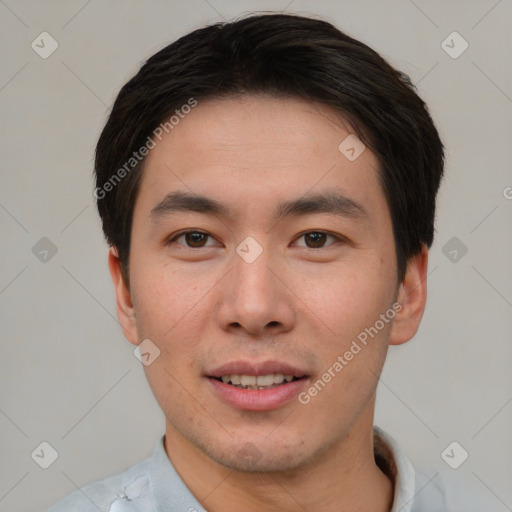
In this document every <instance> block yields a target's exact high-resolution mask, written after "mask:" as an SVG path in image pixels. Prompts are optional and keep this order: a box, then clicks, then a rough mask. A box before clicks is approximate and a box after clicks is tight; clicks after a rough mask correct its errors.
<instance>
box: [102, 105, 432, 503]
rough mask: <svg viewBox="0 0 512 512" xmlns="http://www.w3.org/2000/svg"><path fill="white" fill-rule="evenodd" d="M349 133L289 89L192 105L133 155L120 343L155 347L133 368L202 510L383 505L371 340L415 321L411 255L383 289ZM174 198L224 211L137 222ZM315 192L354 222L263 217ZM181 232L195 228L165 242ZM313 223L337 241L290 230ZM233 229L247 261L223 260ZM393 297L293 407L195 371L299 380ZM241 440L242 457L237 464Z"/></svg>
mask: <svg viewBox="0 0 512 512" xmlns="http://www.w3.org/2000/svg"><path fill="white" fill-rule="evenodd" d="M350 133H353V131H351V130H350V126H349V125H348V124H347V123H346V122H343V120H342V119H341V118H340V116H339V115H338V114H336V113H335V112H333V111H332V110H331V109H329V108H328V107H326V106H324V105H321V104H316V103H310V102H306V101H304V100H301V99H286V100H285V99H276V98H271V97H268V96H254V95H251V96H243V97H237V98H233V97H232V98H228V99H222V100H220V99H216V100H208V101H199V104H198V106H197V107H195V108H194V109H193V110H192V112H191V113H190V114H188V115H187V116H186V117H185V119H183V120H181V121H180V123H179V124H178V125H177V126H175V128H174V129H173V131H172V132H170V133H169V134H167V135H166V136H164V138H163V140H162V141H161V142H158V144H157V145H156V147H155V148H154V149H152V150H151V151H150V153H149V155H148V157H147V159H146V162H145V167H144V174H143V179H142V183H141V188H140V191H139V195H138V197H137V200H136V204H135V210H134V216H133V225H132V241H131V251H130V269H129V276H130V289H129V288H128V286H127V285H126V283H125V282H124V281H123V279H122V274H121V271H120V262H119V259H118V257H117V253H116V250H115V248H112V249H111V250H110V253H109V268H110V272H111V275H112V279H113V283H114V287H115V291H116V298H117V311H118V315H119V318H120V322H121V324H122V327H123V331H124V334H125V336H126V338H127V339H128V340H129V341H130V342H131V343H133V344H134V345H137V344H139V343H140V342H141V341H142V340H144V339H150V340H151V341H152V342H153V343H154V344H155V345H157V346H158V348H159V349H160V351H161V353H160V356H159V357H158V358H157V359H155V361H154V362H153V363H152V364H150V365H148V366H145V367H144V370H145V373H146V376H147V379H148V382H149V384H150V386H151V389H152V391H153V393H154V395H155V398H156V400H157V401H158V403H159V405H160V406H161V408H162V410H163V412H164V414H165V416H166V438H165V448H166V451H167V454H168V456H169V458H170V459H171V461H172V463H173V464H174V466H175V468H176V470H177V471H178V473H179V474H180V476H181V477H182V478H183V480H184V481H185V483H186V484H187V485H188V487H189V488H190V489H191V491H192V492H193V493H194V494H195V496H196V497H197V498H198V499H199V500H200V501H201V502H202V503H203V505H204V506H205V508H207V509H208V510H209V511H213V512H217V511H221V510H222V511H224V512H230V511H235V510H246V511H256V510H258V511H261V510H265V511H292V510H301V509H302V508H303V509H304V510H323V511H325V512H329V511H334V510H336V511H339V510H358V511H359V510H360V511H373V512H384V511H389V510H390V508H391V505H392V500H393V489H392V483H391V481H390V480H389V479H388V478H387V477H386V476H385V475H384V473H382V471H381V470H380V469H379V468H378V466H377V465H376V464H375V460H374V457H373V438H372V425H373V417H374V407H375V391H376V386H377V382H378V377H379V375H380V372H381V369H382V366H383V364H384V360H385V357H386V353H387V349H388V345H389V344H390V343H391V344H401V343H404V342H406V341H408V340H409V339H410V338H412V336H414V334H415V333H416V331H417V328H418V326H419V323H420V320H421V317H422V315H423V311H424V307H425V300H426V272H427V260H428V251H427V248H426V247H424V248H423V251H422V252H421V253H420V254H418V255H417V256H416V257H414V258H413V259H411V260H410V262H409V266H408V270H407V275H406V277H405V280H404V281H403V282H402V283H397V278H396V254H395V246H394V240H393V232H392V224H391V218H390V214H389V209H388V206H387V203H386V200H385V197H384V194H383V191H382V189H381V187H380V185H379V183H378V179H377V176H378V175H377V172H378V160H377V158H376V156H375V155H374V154H373V153H372V152H371V151H370V149H369V148H366V149H365V150H364V151H363V153H362V154H361V155H360V156H359V157H358V158H357V159H356V160H355V161H353V162H351V161H349V160H348V159H347V158H346V157H345V156H344V155H343V154H342V153H341V152H340V151H339V150H338V146H339V144H340V142H341V141H343V140H344V139H345V138H346V137H347V136H348V135H349V134H350ZM176 190H180V191H185V192H194V193H198V194H202V195H206V196H208V197H211V198H214V199H216V200H218V201H220V202H223V203H226V204H227V205H229V206H230V207H231V208H232V209H233V210H234V215H233V217H232V218H223V217H222V218H221V217H216V216H212V215H205V214H203V213H198V212H178V213H173V214H169V215H164V216H160V217H158V218H152V216H151V210H152V208H154V207H155V206H156V205H157V204H158V203H159V202H160V201H161V200H162V199H163V197H164V196H165V195H166V194H167V193H169V192H171V191H176ZM329 190H336V191H340V192H342V193H343V194H344V195H345V196H347V197H349V198H351V199H352V200H355V201H357V202H359V203H361V204H362V205H363V206H364V208H365V209H366V211H367V212H368V217H367V218H366V219H354V218H348V217H340V216H336V215H333V214H326V213H313V214H307V215H302V216H298V217H286V218H284V219H281V220H279V221H276V220H275V219H274V217H273V215H272V214H273V209H274V207H275V205H276V204H277V203H278V202H280V201H284V200H291V199H297V198H300V197H302V196H304V195H305V194H308V193H314V192H325V191H329ZM184 229H190V230H198V231H200V232H204V233H207V234H208V235H209V236H208V237H204V238H203V239H199V240H197V239H194V238H192V239H190V238H187V237H185V236H181V237H180V238H178V239H176V240H175V241H174V242H169V240H170V239H171V238H172V236H171V235H174V234H175V233H178V232H179V231H181V230H184ZM318 231H328V232H329V233H332V234H333V235H335V236H339V239H337V238H334V237H331V236H328V237H326V238H325V239H324V240H323V241H322V240H320V241H318V239H316V240H315V238H314V237H313V238H312V237H311V235H306V236H304V235H305V234H307V233H311V232H318ZM196 236H197V235H196ZM248 236H251V237H253V238H254V239H255V240H256V241H257V242H258V244H259V245H260V246H261V248H262V250H263V252H262V253H261V254H260V255H259V257H258V258H257V259H256V260H255V261H253V262H252V263H247V262H246V261H244V260H243V259H242V258H241V257H240V256H239V254H237V252H236V248H237V246H239V244H240V243H241V242H242V241H243V240H244V239H245V238H246V237H248ZM187 241H188V244H189V245H188V246H187ZM395 301H397V302H398V303H400V304H401V306H402V309H401V310H400V311H399V312H398V313H397V314H396V316H395V318H394V320H392V321H390V322H388V323H386V324H385V326H384V328H383V329H381V330H380V331H379V333H378V335H376V336H374V337H373V338H370V339H369V340H370V341H369V342H368V344H367V345H366V346H364V347H363V348H362V350H361V351H360V352H359V353H357V355H355V356H354V358H353V359H352V360H351V361H349V362H348V364H347V365H346V366H344V367H343V370H342V371H340V372H339V373H336V376H335V377H334V378H332V379H331V381H330V382H329V383H328V384H327V385H326V386H325V387H324V388H323V389H322V390H321V391H320V392H318V394H317V395H316V396H314V397H312V398H311V400H310V402H309V403H307V404H302V403H300V402H299V400H297V399H293V400H291V401H289V402H287V403H286V404H285V405H283V406H282V407H279V408H277V409H274V410H269V411H249V410H240V409H237V408H234V407H233V406H231V405H229V404H227V403H226V402H225V401H223V400H222V399H221V398H220V397H219V396H218V395H217V394H216V392H215V390H214V389H213V386H212V385H211V381H210V380H209V379H208V378H207V377H206V375H208V372H210V371H212V370H213V369H214V368H216V367H218V366H219V365H221V364H223V363H226V362H228V361H235V360H243V361H258V362H261V361H268V360H272V361H284V362H286V363H288V364H292V365H294V366H296V367H299V368H301V369H303V370H304V371H305V372H306V373H307V374H308V380H307V381H305V382H304V387H303V390H307V389H308V388H309V387H310V386H311V385H312V384H313V383H314V382H316V381H317V380H318V379H319V378H321V376H322V375H323V374H324V373H325V372H326V371H327V369H328V368H330V367H332V366H333V364H334V363H335V361H336V360H337V358H338V356H340V355H343V354H344V353H345V352H346V351H347V350H348V349H349V347H350V345H351V343H352V341H353V340H354V339H356V337H357V335H358V334H359V333H360V332H362V331H364V329H365V328H368V327H370V326H373V325H375V323H376V321H377V320H378V319H379V315H381V314H383V313H385V312H386V311H387V310H389V309H390V308H391V307H392V305H393V304H394V303H395ZM248 443H249V444H248ZM248 446H249V449H250V450H252V453H253V456H252V457H244V456H242V454H243V453H247V449H248V448H247V447H248ZM244 447H245V448H244ZM244 449H245V452H244ZM368 489H371V492H368ZM301 507H302V508H301Z"/></svg>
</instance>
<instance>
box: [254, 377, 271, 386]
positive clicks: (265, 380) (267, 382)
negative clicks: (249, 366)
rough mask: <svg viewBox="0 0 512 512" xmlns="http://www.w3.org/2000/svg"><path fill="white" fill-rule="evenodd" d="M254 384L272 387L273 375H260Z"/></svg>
mask: <svg viewBox="0 0 512 512" xmlns="http://www.w3.org/2000/svg"><path fill="white" fill-rule="evenodd" d="M256 384H257V385H258V386H272V384H274V376H273V375H260V376H259V377H257V379H256Z"/></svg>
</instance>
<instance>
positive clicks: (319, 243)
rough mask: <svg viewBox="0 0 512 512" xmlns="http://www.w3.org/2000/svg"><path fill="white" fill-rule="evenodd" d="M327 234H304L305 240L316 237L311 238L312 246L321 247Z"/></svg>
mask: <svg viewBox="0 0 512 512" xmlns="http://www.w3.org/2000/svg"><path fill="white" fill-rule="evenodd" d="M326 236H327V235H326V234H325V233H308V234H307V235H306V240H307V239H308V238H309V239H311V238H313V239H316V241H315V240H313V247H321V246H322V245H323V243H324V242H325V237H326Z"/></svg>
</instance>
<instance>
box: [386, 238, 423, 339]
mask: <svg viewBox="0 0 512 512" xmlns="http://www.w3.org/2000/svg"><path fill="white" fill-rule="evenodd" d="M427 267H428V248H427V246H426V245H425V244H423V247H422V250H421V252H420V253H419V254H417V255H415V256H413V257H412V258H411V259H410V260H409V263H408V265H407V272H406V274H405V278H404V280H403V282H402V283H401V284H400V287H399V290H398V296H397V299H396V302H398V303H399V304H401V306H402V308H401V309H400V310H399V311H398V310H397V314H396V316H395V318H394V320H393V326H392V327H391V334H390V337H389V344H390V345H401V344H402V343H405V342H407V341H409V340H410V339H411V338H412V337H413V336H414V335H415V334H416V332H417V330H418V327H419V325H420V322H421V319H422V317H423V312H424V311H425V304H426V301H427Z"/></svg>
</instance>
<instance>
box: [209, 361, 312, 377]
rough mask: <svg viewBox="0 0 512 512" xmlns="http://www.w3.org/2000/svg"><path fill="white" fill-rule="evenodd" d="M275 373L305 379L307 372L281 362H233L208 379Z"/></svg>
mask: <svg viewBox="0 0 512 512" xmlns="http://www.w3.org/2000/svg"><path fill="white" fill-rule="evenodd" d="M273 373H282V374H283V375H294V376H295V377H304V376H305V375H306V372H305V371H304V370H301V369H300V368H298V367H297V366H292V365H290V364H288V363H283V362H279V361H262V362H256V361H231V362H229V363H225V364H223V365H221V366H219V367H217V368H215V369H214V370H212V371H211V372H208V377H215V378H220V377H222V376H223V375H254V376H260V375H270V374H273Z"/></svg>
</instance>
